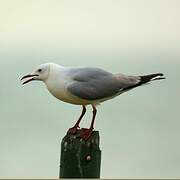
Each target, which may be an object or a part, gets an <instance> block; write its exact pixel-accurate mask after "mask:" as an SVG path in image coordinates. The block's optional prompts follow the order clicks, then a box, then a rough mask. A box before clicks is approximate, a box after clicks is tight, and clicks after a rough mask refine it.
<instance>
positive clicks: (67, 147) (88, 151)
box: [59, 130, 101, 178]
mask: <svg viewBox="0 0 180 180" xmlns="http://www.w3.org/2000/svg"><path fill="white" fill-rule="evenodd" d="M80 131H81V130H78V132H77V133H76V134H74V135H72V134H66V135H65V137H64V138H63V139H62V142H61V158H60V173H59V178H100V165H101V150H100V148H99V132H98V131H93V132H92V134H91V136H90V137H89V138H88V140H83V139H82V138H80Z"/></svg>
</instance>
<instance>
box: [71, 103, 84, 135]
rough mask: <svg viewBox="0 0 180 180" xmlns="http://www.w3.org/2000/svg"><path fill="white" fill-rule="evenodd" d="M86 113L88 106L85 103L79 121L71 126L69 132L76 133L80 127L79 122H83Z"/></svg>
mask: <svg viewBox="0 0 180 180" xmlns="http://www.w3.org/2000/svg"><path fill="white" fill-rule="evenodd" d="M85 113H86V107H85V106H84V105H83V109H82V112H81V115H80V117H79V119H78V121H77V122H76V124H75V125H74V126H73V127H72V128H69V130H68V133H70V134H75V133H76V132H77V130H78V129H79V123H80V122H81V120H82V118H83V116H84V115H85Z"/></svg>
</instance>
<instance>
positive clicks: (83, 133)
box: [80, 105, 97, 140]
mask: <svg viewBox="0 0 180 180" xmlns="http://www.w3.org/2000/svg"><path fill="white" fill-rule="evenodd" d="M92 108H93V117H92V121H91V125H90V128H89V129H85V128H83V129H82V130H81V134H80V136H81V138H83V139H85V140H87V139H88V138H89V137H90V135H91V133H92V131H93V129H94V121H95V118H96V113H97V110H96V107H95V106H93V105H92Z"/></svg>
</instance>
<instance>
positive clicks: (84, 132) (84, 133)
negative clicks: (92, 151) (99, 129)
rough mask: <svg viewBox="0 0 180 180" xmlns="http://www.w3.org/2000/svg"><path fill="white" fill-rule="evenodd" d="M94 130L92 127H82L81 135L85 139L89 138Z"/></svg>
mask: <svg viewBox="0 0 180 180" xmlns="http://www.w3.org/2000/svg"><path fill="white" fill-rule="evenodd" d="M92 132H93V129H92V128H90V129H87V128H82V129H81V132H80V137H81V138H82V139H84V140H87V139H88V138H89V137H90V136H91V133H92Z"/></svg>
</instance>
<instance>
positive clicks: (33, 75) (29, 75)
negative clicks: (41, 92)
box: [21, 74, 39, 84]
mask: <svg viewBox="0 0 180 180" xmlns="http://www.w3.org/2000/svg"><path fill="white" fill-rule="evenodd" d="M35 76H39V75H38V74H28V75H26V76H23V77H22V78H21V81H22V80H23V79H26V78H29V79H28V80H26V81H24V82H23V83H22V84H26V83H28V82H30V81H34V80H35V79H34V78H33V77H35Z"/></svg>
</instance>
